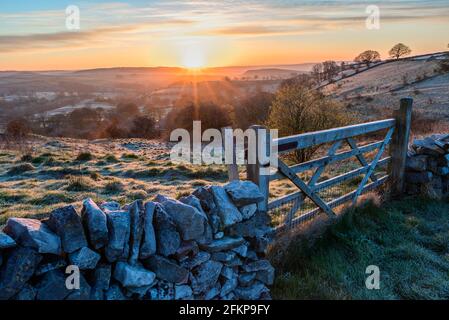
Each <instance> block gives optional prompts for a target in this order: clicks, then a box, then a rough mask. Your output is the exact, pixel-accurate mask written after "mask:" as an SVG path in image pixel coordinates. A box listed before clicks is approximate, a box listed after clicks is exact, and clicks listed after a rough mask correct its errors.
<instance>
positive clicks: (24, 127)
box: [5, 118, 31, 139]
mask: <svg viewBox="0 0 449 320" xmlns="http://www.w3.org/2000/svg"><path fill="white" fill-rule="evenodd" d="M30 133H31V129H30V124H29V123H28V121H27V120H26V119H24V118H19V119H14V120H11V121H10V122H8V124H7V125H6V130H5V135H6V136H7V137H10V138H12V139H24V138H26V137H27V136H28V135H29V134H30Z"/></svg>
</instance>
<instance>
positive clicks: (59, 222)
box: [47, 206, 87, 253]
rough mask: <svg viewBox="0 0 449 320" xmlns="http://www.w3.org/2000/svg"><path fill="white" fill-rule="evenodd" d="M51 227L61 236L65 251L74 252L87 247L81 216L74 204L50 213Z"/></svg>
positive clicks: (49, 221)
mask: <svg viewBox="0 0 449 320" xmlns="http://www.w3.org/2000/svg"><path fill="white" fill-rule="evenodd" d="M47 224H48V225H49V227H50V228H51V229H52V230H53V231H54V232H56V234H57V235H58V236H59V237H60V238H61V244H62V249H63V251H64V252H67V253H72V252H74V251H76V250H79V249H81V248H82V247H87V240H86V236H85V234H84V229H83V225H82V224H81V218H80V216H79V215H78V213H77V212H76V210H75V207H73V206H67V207H64V208H60V209H56V210H54V211H53V212H51V213H50V217H49V219H48V221H47Z"/></svg>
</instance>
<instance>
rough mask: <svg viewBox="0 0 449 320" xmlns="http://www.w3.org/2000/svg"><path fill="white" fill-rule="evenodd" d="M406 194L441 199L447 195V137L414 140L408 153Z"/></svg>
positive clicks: (448, 178) (435, 136)
mask: <svg viewBox="0 0 449 320" xmlns="http://www.w3.org/2000/svg"><path fill="white" fill-rule="evenodd" d="M405 183H406V192H407V194H409V195H423V196H426V197H430V198H433V199H441V198H443V197H445V196H447V195H449V135H433V136H430V137H427V138H425V139H417V140H414V141H413V143H412V144H411V147H410V149H409V152H408V156H407V162H406V173H405Z"/></svg>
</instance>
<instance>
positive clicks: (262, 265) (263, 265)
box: [243, 260, 274, 285]
mask: <svg viewBox="0 0 449 320" xmlns="http://www.w3.org/2000/svg"><path fill="white" fill-rule="evenodd" d="M243 270H245V272H249V273H253V272H256V279H257V280H260V281H261V282H263V283H264V284H267V285H272V284H273V282H274V268H273V266H272V265H271V263H270V262H269V261H268V260H258V261H256V262H252V263H248V264H246V265H244V266H243Z"/></svg>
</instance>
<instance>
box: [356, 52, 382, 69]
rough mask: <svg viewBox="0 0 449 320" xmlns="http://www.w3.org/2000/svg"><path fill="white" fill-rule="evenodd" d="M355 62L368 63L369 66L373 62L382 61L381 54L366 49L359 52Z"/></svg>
mask: <svg viewBox="0 0 449 320" xmlns="http://www.w3.org/2000/svg"><path fill="white" fill-rule="evenodd" d="M354 61H355V62H361V63H366V64H367V65H368V66H369V65H370V64H371V63H373V62H379V61H380V54H379V52H377V51H374V50H366V51H364V52H362V53H361V54H359V55H358V56H357V57H356V58H355V59H354Z"/></svg>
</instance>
